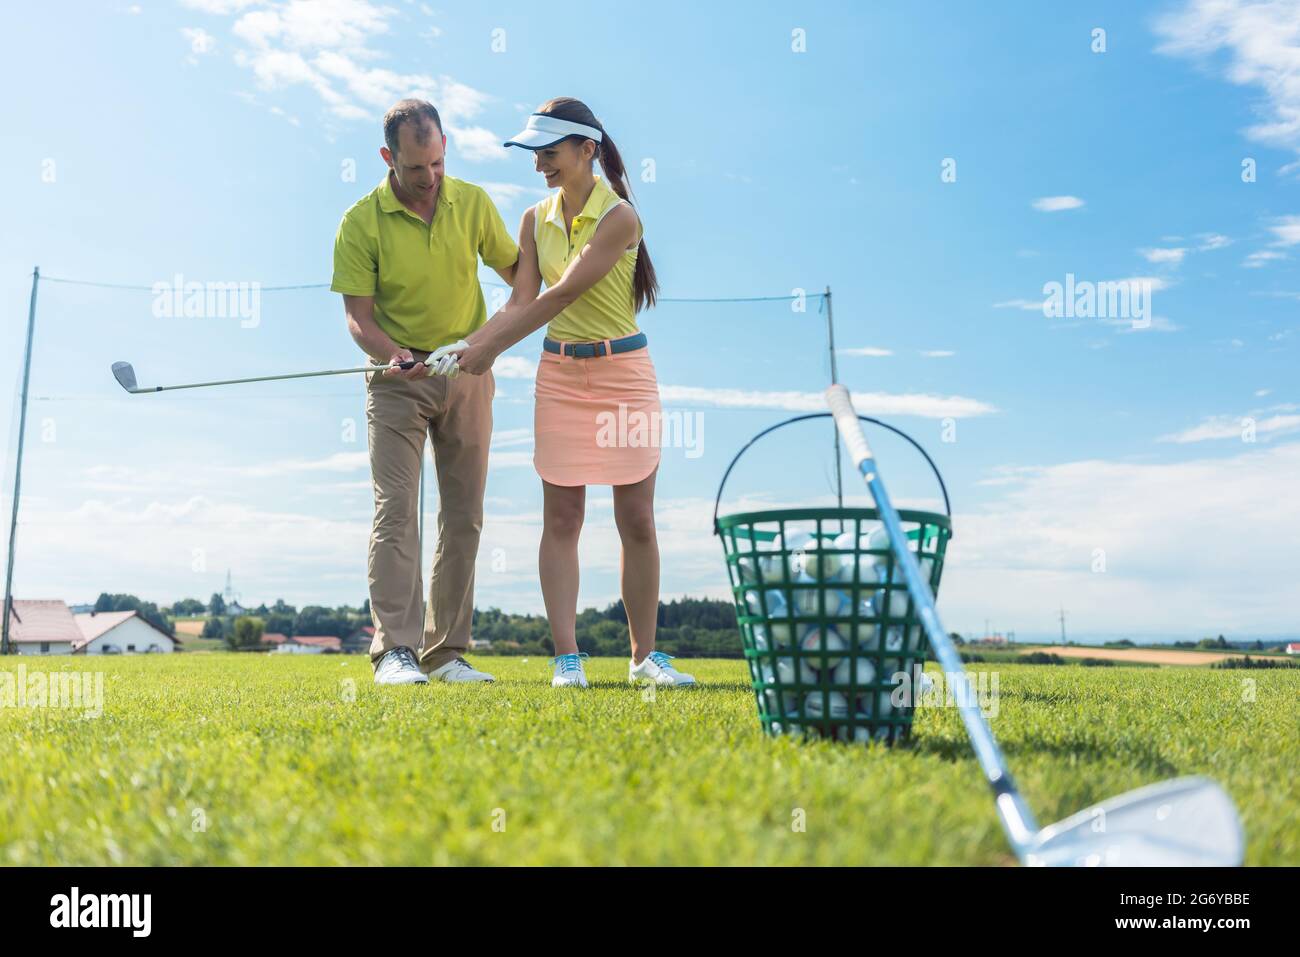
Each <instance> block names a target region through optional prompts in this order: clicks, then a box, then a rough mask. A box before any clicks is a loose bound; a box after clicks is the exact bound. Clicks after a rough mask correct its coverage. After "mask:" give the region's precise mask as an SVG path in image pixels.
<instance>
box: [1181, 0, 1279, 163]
mask: <svg viewBox="0 0 1300 957" xmlns="http://www.w3.org/2000/svg"><path fill="white" fill-rule="evenodd" d="M1155 30H1156V33H1157V34H1159V35H1160V36H1162V37H1163V38H1164V42H1163V43H1161V45H1160V46H1159V47H1157V50H1158V51H1159V52H1161V53H1166V54H1170V55H1176V56H1190V57H1196V58H1198V59H1200V60H1202V61H1206V62H1208V61H1209V59H1210V57H1211V56H1212V55H1213V54H1215V53H1217V52H1219V51H1220V50H1223V51H1226V53H1227V67H1226V70H1225V77H1226V79H1227V80H1228V81H1229V82H1231V83H1234V84H1236V85H1238V86H1256V87H1259V88H1261V89H1262V90H1263V92H1264V95H1265V97H1266V105H1265V107H1264V109H1263V110H1262V111H1261V112H1263V113H1265V115H1266V117H1267V118H1266V119H1265V121H1264V122H1262V123H1257V124H1255V125H1254V126H1251V127H1249V128H1247V130H1246V136H1247V137H1249V138H1250V139H1253V140H1256V141H1258V142H1261V143H1267V144H1271V145H1274V146H1284V147H1290V148H1292V149H1297V148H1300V82H1297V80H1296V77H1297V71H1298V70H1300V3H1297V2H1296V0H1271V2H1264V3H1259V2H1246V0H1189V2H1187V3H1185V4H1184V5H1183V6H1182V7H1181V8H1180V9H1178V10H1177V11H1176V12H1173V13H1170V14H1167V15H1165V16H1163V17H1161V18H1160V19H1159V20H1157V21H1156V25H1155Z"/></svg>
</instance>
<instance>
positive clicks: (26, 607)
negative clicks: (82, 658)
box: [9, 599, 83, 655]
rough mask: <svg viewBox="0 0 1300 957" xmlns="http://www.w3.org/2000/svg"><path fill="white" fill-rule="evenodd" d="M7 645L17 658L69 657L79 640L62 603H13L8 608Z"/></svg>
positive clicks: (43, 601) (41, 600)
mask: <svg viewBox="0 0 1300 957" xmlns="http://www.w3.org/2000/svg"><path fill="white" fill-rule="evenodd" d="M9 641H10V643H11V647H12V650H13V652H14V654H18V655H70V654H72V653H73V651H75V650H76V646H77V645H79V644H81V643H82V641H83V637H82V634H81V629H80V628H78V627H77V622H76V620H75V619H74V618H73V617H72V611H71V610H70V609H69V608H68V606H67V604H66V603H64V602H62V601H59V600H58V599H36V600H28V601H19V600H18V599H14V600H13V602H12V603H11V604H10V608H9Z"/></svg>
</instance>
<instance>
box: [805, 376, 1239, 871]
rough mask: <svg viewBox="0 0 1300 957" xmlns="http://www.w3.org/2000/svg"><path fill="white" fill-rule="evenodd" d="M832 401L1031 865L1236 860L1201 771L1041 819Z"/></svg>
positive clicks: (844, 415)
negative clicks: (1014, 775)
mask: <svg viewBox="0 0 1300 957" xmlns="http://www.w3.org/2000/svg"><path fill="white" fill-rule="evenodd" d="M825 394H826V402H827V404H828V405H829V406H830V409H831V413H832V414H833V415H834V416H835V425H836V427H837V429H838V430H839V433H840V437H841V438H842V439H843V440H844V445H845V446H846V447H847V448H848V451H849V455H850V456H851V457H852V459H853V462H854V465H856V466H857V468H858V471H859V472H861V473H862V476H863V479H864V480H865V482H866V485H867V488H868V489H869V490H870V492H871V497H872V498H873V499H874V500H875V503H876V510H877V511H878V512H879V513H880V520H881V522H882V523H884V526H885V529H886V531H887V533H888V535H889V546H890V549H891V550H892V551H893V553H894V561H895V562H896V563H897V565H898V566H899V567H900V568H902V570H903V575H904V577H905V578H906V580H907V589H908V591H909V592H910V593H911V596H912V602H913V604H914V605H915V606H916V608H917V609H918V614H919V615H920V618H921V623H922V625H923V626H924V627H925V633H926V635H927V636H928V637H929V639H930V646H931V647H932V648H933V649H934V653H935V656H936V657H937V658H938V659H939V664H940V665H942V667H943V670H944V675H945V677H946V678H947V680H948V682H949V685H950V687H952V688H953V695H954V699H955V701H956V704H957V707H958V709H959V711H960V714H961V719H962V722H963V723H964V724H965V725H966V732H967V734H969V735H970V739H971V744H972V745H973V746H974V748H975V756H976V758H977V759H978V760H979V763H980V767H981V768H983V770H984V776H985V778H986V779H987V780H988V783H989V785H990V786H991V787H992V788H993V794H994V797H995V800H996V803H997V809H998V815H999V816H1000V817H1001V819H1002V827H1003V830H1004V831H1006V835H1007V839H1008V840H1009V841H1010V843H1011V846H1012V848H1014V849H1015V852H1016V856H1017V857H1018V858H1019V859H1020V862H1021V863H1022V864H1026V865H1029V866H1040V867H1041V866H1066V867H1070V866H1073V867H1096V866H1106V867H1194V866H1206V867H1235V866H1237V865H1239V864H1241V862H1242V858H1243V854H1244V838H1243V834H1242V829H1241V821H1240V819H1239V818H1238V816H1237V809H1236V807H1235V806H1234V805H1233V803H1232V799H1231V798H1230V797H1228V795H1227V794H1226V793H1225V792H1224V790H1223V789H1222V788H1221V787H1219V785H1218V784H1216V783H1215V782H1213V781H1211V780H1209V779H1207V778H1202V777H1186V778H1176V779H1174V780H1170V781H1164V782H1162V783H1159V784H1153V785H1150V786H1148V787H1144V788H1138V789H1137V790H1135V791H1129V792H1127V793H1126V794H1121V795H1119V796H1118V797H1114V798H1111V799H1110V800H1109V801H1104V802H1102V803H1101V804H1098V805H1094V806H1093V807H1090V808H1088V809H1086V810H1083V811H1080V812H1079V813H1078V814H1075V815H1074V816H1073V817H1068V818H1066V819H1065V820H1064V821H1060V822H1058V823H1056V824H1051V825H1049V826H1047V827H1045V828H1042V829H1040V828H1039V827H1038V823H1037V821H1036V820H1035V819H1034V815H1033V812H1032V811H1031V810H1030V809H1029V805H1028V804H1027V803H1026V802H1025V799H1024V797H1023V796H1022V795H1021V794H1020V791H1019V790H1018V789H1017V788H1016V785H1015V782H1014V781H1013V780H1012V779H1011V773H1010V772H1009V771H1008V770H1007V764H1006V759H1005V758H1004V757H1003V756H1002V751H1001V749H1000V748H999V747H998V743H997V740H996V739H995V738H994V737H993V731H992V730H991V729H990V728H989V726H988V722H987V721H986V720H985V718H984V713H983V711H981V710H980V707H979V705H978V704H977V703H976V702H975V701H974V696H973V694H972V693H971V688H970V682H969V680H968V679H967V676H966V672H965V669H964V668H962V663H961V656H960V655H959V654H958V652H957V649H956V647H955V646H954V645H953V643H952V641H951V640H950V639H949V637H948V634H947V632H946V631H944V629H943V626H942V625H941V624H940V622H939V615H938V612H936V611H935V607H934V595H933V594H932V593H931V591H930V586H929V584H928V583H927V582H926V580H925V578H924V577H923V575H922V573H921V569H920V566H919V565H918V564H917V560H916V557H915V556H914V555H913V554H912V552H911V550H910V549H909V548H908V547H907V537H906V535H905V533H904V532H903V526H902V523H901V522H900V521H899V517H898V512H897V511H895V509H894V506H893V504H892V503H891V502H890V500H889V496H888V494H887V493H886V492H885V486H884V483H883V481H882V480H881V478H880V472H879V470H878V469H877V467H876V461H875V457H874V456H873V455H872V452H871V447H870V446H869V445H868V444H867V437H866V435H865V434H864V433H863V431H862V426H861V425H860V424H859V423H858V415H857V412H855V411H854V409H853V400H852V398H851V397H850V396H849V390H848V389H846V388H845V387H844V386H842V385H832V386H831V387H830V388H828V389H827V390H826V393H825Z"/></svg>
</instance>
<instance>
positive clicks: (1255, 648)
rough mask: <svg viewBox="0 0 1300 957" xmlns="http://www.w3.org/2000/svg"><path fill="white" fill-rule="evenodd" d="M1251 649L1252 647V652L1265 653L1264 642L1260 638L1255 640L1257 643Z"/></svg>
mask: <svg viewBox="0 0 1300 957" xmlns="http://www.w3.org/2000/svg"><path fill="white" fill-rule="evenodd" d="M1250 647H1251V650H1252V651H1263V650H1264V642H1262V641H1260V640H1259V639H1258V638H1256V639H1255V643H1254V644H1253V645H1251V646H1250Z"/></svg>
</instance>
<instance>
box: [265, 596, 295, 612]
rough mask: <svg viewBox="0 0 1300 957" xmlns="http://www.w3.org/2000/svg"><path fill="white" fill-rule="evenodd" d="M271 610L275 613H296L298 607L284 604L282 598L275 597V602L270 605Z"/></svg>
mask: <svg viewBox="0 0 1300 957" xmlns="http://www.w3.org/2000/svg"><path fill="white" fill-rule="evenodd" d="M271 612H272V614H276V615H296V614H298V609H297V608H294V607H293V605H286V604H285V603H284V599H283V598H277V599H276V600H275V604H274V605H272V606H271Z"/></svg>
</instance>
